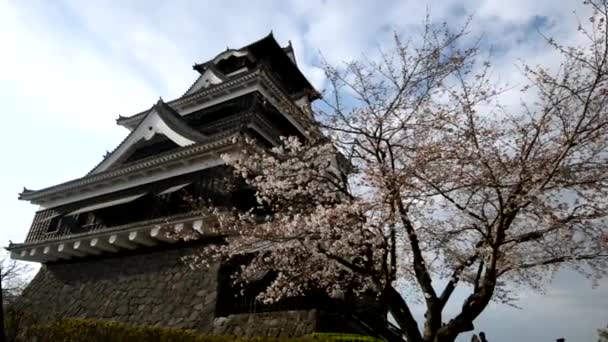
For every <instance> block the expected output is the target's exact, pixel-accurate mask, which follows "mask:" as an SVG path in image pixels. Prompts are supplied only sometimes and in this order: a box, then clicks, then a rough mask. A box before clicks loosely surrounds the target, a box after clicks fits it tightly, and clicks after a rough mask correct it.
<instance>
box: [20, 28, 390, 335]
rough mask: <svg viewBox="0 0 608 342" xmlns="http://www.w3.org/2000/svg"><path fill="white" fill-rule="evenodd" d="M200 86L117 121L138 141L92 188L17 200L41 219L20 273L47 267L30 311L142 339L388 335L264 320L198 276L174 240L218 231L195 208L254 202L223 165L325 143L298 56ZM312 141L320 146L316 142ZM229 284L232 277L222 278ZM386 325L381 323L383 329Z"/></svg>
mask: <svg viewBox="0 0 608 342" xmlns="http://www.w3.org/2000/svg"><path fill="white" fill-rule="evenodd" d="M194 70H196V71H197V72H198V73H199V76H198V78H197V79H196V81H195V82H194V83H193V84H192V86H190V88H189V89H188V90H186V92H185V93H184V94H183V95H182V96H181V97H179V98H177V99H175V100H172V101H167V102H164V101H163V100H159V101H158V102H157V103H156V104H154V105H153V106H152V107H151V108H149V109H148V110H145V111H143V112H141V113H138V114H135V115H132V116H129V117H119V118H118V119H117V123H118V124H119V125H121V126H123V127H125V128H127V129H129V130H130V133H129V134H128V135H127V136H126V138H125V139H124V140H123V141H122V142H121V143H120V144H119V145H118V146H117V147H116V148H115V149H114V150H113V151H112V152H110V153H108V154H107V155H106V156H105V157H104V158H103V160H101V161H100V163H99V164H98V165H97V166H95V167H94V168H93V169H92V170H91V171H90V172H89V173H88V174H87V175H85V176H84V177H81V178H78V179H75V180H71V181H68V182H65V183H61V184H57V185H54V186H50V187H48V188H44V189H40V190H28V189H24V191H23V192H22V193H21V194H20V195H19V199H21V200H26V201H29V202H31V203H32V204H35V205H39V206H40V209H39V210H38V211H37V212H36V215H35V217H34V219H33V222H32V225H31V228H30V231H29V233H28V235H27V237H26V239H25V241H24V242H23V243H18V244H11V245H10V246H9V247H8V250H10V252H11V256H12V257H13V258H14V259H19V260H26V261H33V262H39V263H41V264H42V267H41V270H40V272H39V273H38V274H37V276H36V277H35V279H34V280H33V281H32V283H31V284H30V286H29V287H28V288H27V289H26V290H25V292H24V294H23V298H22V303H23V305H24V307H26V308H27V309H28V310H29V311H30V312H32V313H34V314H35V315H38V316H39V317H42V318H43V319H54V318H62V317H79V318H92V319H111V320H117V321H121V322H125V323H129V324H135V325H160V326H165V327H174V328H184V329H195V330H198V331H200V332H203V333H214V334H237V335H244V336H253V335H275V336H294V335H295V336H297V335H304V334H308V333H311V332H314V331H349V332H359V333H365V334H377V333H376V332H374V329H372V328H370V324H368V323H366V322H365V319H363V318H361V317H358V316H356V315H354V314H352V313H349V314H344V312H338V310H335V308H329V307H324V306H322V305H321V301H314V300H297V299H294V300H290V301H286V302H285V303H279V304H277V305H274V306H262V305H259V304H258V303H256V302H255V300H253V299H252V298H245V297H238V296H235V294H236V293H237V292H238V291H234V290H232V289H231V285H230V281H229V280H228V277H227V276H226V272H225V270H224V268H225V267H223V266H221V265H215V266H212V267H211V269H209V270H207V271H192V270H190V269H189V268H188V266H187V265H185V264H184V263H183V262H182V261H181V258H182V257H184V256H187V255H189V253H191V252H192V249H191V248H192V247H193V245H192V242H190V243H185V242H183V241H177V239H175V238H172V237H170V236H167V235H165V234H163V231H162V230H161V228H162V227H167V226H169V227H173V228H176V229H195V230H197V231H199V232H201V233H202V235H203V238H202V239H201V241H196V242H194V243H199V244H200V243H209V242H212V241H214V239H219V238H221V237H219V236H217V235H216V236H211V234H207V231H206V223H207V220H206V217H205V216H204V215H203V214H202V213H201V211H200V210H197V209H196V208H193V207H192V206H191V205H188V203H187V200H186V199H185V194H187V195H188V196H192V197H193V198H204V199H205V200H211V201H213V202H215V203H217V204H220V205H223V204H225V205H231V206H236V207H242V208H247V206H248V201H250V200H251V195H252V194H251V191H250V190H249V191H248V190H245V189H239V188H238V187H237V188H235V187H228V186H227V185H226V184H225V183H226V181H227V179H228V178H230V177H231V176H232V172H231V170H229V169H228V168H227V167H226V166H224V165H223V162H222V159H221V158H220V155H221V154H223V153H231V152H235V151H236V149H237V145H235V138H236V137H237V136H243V135H244V136H247V137H249V138H251V139H255V140H256V141H258V142H259V143H260V144H262V145H263V146H267V147H271V146H276V145H277V144H278V142H279V137H280V136H293V135H296V136H299V137H301V138H302V139H304V140H306V139H308V138H309V134H315V133H314V132H315V130H314V128H313V126H312V125H311V124H312V116H311V111H310V103H311V102H312V101H314V100H315V99H317V98H318V97H319V95H318V93H317V92H316V91H315V89H314V88H313V87H312V86H311V84H310V83H309V82H308V81H307V80H306V78H305V77H304V75H303V74H302V73H301V72H300V70H299V69H298V66H297V63H296V60H295V56H294V52H293V49H292V47H291V45H289V46H287V47H281V46H280V45H279V44H278V43H277V42H276V40H275V39H274V37H273V36H272V34H270V35H269V36H267V37H265V38H263V39H261V40H259V41H257V42H254V43H252V44H250V45H247V46H245V47H243V48H240V49H228V50H226V51H224V52H222V53H220V54H219V55H217V56H216V57H215V58H213V59H211V60H209V61H207V62H205V63H201V64H196V65H194ZM311 132H312V133H311ZM223 270H224V271H223ZM380 321H382V319H380Z"/></svg>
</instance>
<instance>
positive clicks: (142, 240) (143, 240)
mask: <svg viewBox="0 0 608 342" xmlns="http://www.w3.org/2000/svg"><path fill="white" fill-rule="evenodd" d="M129 241H130V242H135V243H138V244H140V245H144V246H154V245H156V244H158V241H156V240H154V239H152V238H151V237H150V234H148V231H147V230H146V231H138V232H130V233H129Z"/></svg>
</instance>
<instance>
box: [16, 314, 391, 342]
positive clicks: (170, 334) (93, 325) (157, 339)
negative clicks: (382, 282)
mask: <svg viewBox="0 0 608 342" xmlns="http://www.w3.org/2000/svg"><path fill="white" fill-rule="evenodd" d="M24 337H25V339H24V340H25V341H32V342H108V341H110V342H111V341H121V342H143V341H146V342H148V341H149V342H178V341H179V342H229V341H237V342H313V341H327V342H329V341H332V342H334V341H344V342H346V341H361V342H376V341H381V340H379V339H376V338H372V337H367V336H359V335H350V334H323V333H316V334H313V335H312V336H308V337H301V338H289V339H280V338H272V337H255V338H236V337H233V336H203V335H197V334H196V333H194V332H192V331H188V330H179V329H167V328H160V327H153V326H145V327H134V326H129V325H126V324H121V323H117V322H112V321H94V320H83V319H66V320H61V321H58V322H56V323H54V324H51V325H45V326H33V327H30V328H29V329H27V331H26V332H25V336H24Z"/></svg>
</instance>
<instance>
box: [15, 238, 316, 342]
mask: <svg viewBox="0 0 608 342" xmlns="http://www.w3.org/2000/svg"><path fill="white" fill-rule="evenodd" d="M190 252H191V251H190V250H189V249H186V248H180V249H174V250H164V251H155V252H150V253H147V254H138V255H128V256H116V257H112V258H99V259H89V260H82V261H77V260H76V261H71V262H65V263H61V264H49V265H45V266H43V267H42V268H41V269H40V271H39V273H38V274H37V275H36V277H35V278H34V280H32V282H31V284H30V285H29V286H28V288H27V289H26V290H25V291H24V293H23V296H22V300H21V304H22V305H23V308H24V310H26V311H27V312H28V313H30V314H32V315H34V316H35V317H36V318H38V319H40V320H41V321H43V322H44V321H51V320H55V319H59V318H68V317H70V318H89V319H103V320H115V321H119V322H124V323H128V324H133V325H158V326H163V327H171V328H181V329H195V330H198V331H200V332H202V333H214V334H235V335H240V336H256V335H257V336H261V335H274V336H299V335H304V334H308V333H311V332H313V331H314V330H315V325H316V314H315V311H314V310H311V311H285V312H271V313H256V314H239V315H230V316H228V317H216V316H215V306H216V298H217V290H218V283H217V279H218V277H217V273H218V267H217V266H216V267H212V268H211V269H210V270H208V271H192V270H191V269H190V268H189V267H188V266H186V265H184V264H183V263H182V262H181V261H180V257H181V256H184V255H186V254H187V253H190Z"/></svg>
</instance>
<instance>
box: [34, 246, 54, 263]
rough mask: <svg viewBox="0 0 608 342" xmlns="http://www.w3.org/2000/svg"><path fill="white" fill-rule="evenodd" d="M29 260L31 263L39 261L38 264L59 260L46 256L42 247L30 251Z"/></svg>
mask: <svg viewBox="0 0 608 342" xmlns="http://www.w3.org/2000/svg"><path fill="white" fill-rule="evenodd" d="M27 258H28V259H29V260H31V261H38V262H43V261H55V260H57V258H56V257H51V256H48V255H44V254H43V249H42V248H40V247H36V248H32V249H30V250H29V253H27Z"/></svg>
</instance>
